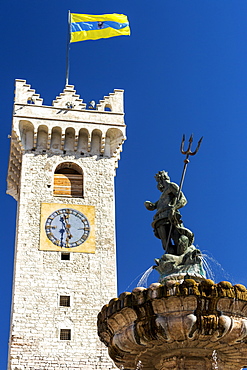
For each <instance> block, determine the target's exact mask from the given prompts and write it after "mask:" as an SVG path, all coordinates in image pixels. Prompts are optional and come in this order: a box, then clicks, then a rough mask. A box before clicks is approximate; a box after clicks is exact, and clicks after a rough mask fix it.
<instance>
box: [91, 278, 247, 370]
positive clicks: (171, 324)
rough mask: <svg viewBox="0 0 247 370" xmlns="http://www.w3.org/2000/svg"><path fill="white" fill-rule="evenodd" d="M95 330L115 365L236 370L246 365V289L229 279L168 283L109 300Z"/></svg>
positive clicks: (166, 369) (147, 369) (152, 369)
mask: <svg viewBox="0 0 247 370" xmlns="http://www.w3.org/2000/svg"><path fill="white" fill-rule="evenodd" d="M98 333H99V337H100V339H101V340H102V341H103V342H104V343H105V345H106V346H108V351H109V355H110V357H111V358H112V359H113V361H114V362H115V364H116V365H117V366H118V367H121V365H122V366H124V369H129V370H135V369H136V364H137V363H138V361H141V362H142V365H143V370H156V369H157V370H187V369H188V370H198V369H200V370H214V369H218V370H223V369H224V370H235V369H236V370H240V369H241V368H242V367H244V366H245V365H247V290H246V288H245V287H244V286H243V285H240V284H238V285H235V286H232V285H231V284H230V283H229V282H221V283H218V284H214V282H213V281H212V280H208V279H205V280H202V281H201V282H196V281H195V280H193V279H185V280H184V282H182V283H179V282H176V281H167V282H166V284H165V285H161V284H152V285H151V286H150V287H149V288H148V289H145V288H135V289H134V290H133V292H132V293H128V292H126V293H122V294H121V295H120V296H119V298H115V299H112V300H111V301H110V302H109V304H108V305H106V306H104V307H103V308H102V310H101V312H100V313H99V315H98Z"/></svg>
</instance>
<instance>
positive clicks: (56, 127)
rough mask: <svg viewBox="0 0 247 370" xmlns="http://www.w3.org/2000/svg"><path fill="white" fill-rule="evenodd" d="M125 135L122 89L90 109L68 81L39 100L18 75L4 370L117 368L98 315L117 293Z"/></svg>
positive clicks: (11, 163)
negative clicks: (117, 184) (117, 188)
mask: <svg viewBox="0 0 247 370" xmlns="http://www.w3.org/2000/svg"><path fill="white" fill-rule="evenodd" d="M124 140H125V124H124V112H123V90H114V92H113V93H110V94H109V96H106V97H104V99H103V100H101V101H100V102H99V103H98V104H97V105H96V106H95V107H92V109H88V108H87V106H86V104H85V103H83V100H82V99H80V96H79V95H77V94H76V91H75V90H74V87H73V86H71V85H67V86H66V88H65V89H64V91H63V92H62V93H61V94H60V95H59V96H58V97H57V98H56V99H55V100H54V101H53V104H52V106H45V105H43V104H42V99H41V98H40V97H39V95H38V94H36V93H35V90H33V89H32V88H31V87H30V85H28V84H26V81H24V80H16V90H15V104H14V113H13V125H12V133H11V149H10V160H9V169H8V190H7V192H8V194H10V195H12V196H13V197H14V198H15V199H16V200H17V201H18V212H17V227H16V246H15V268H14V283H13V300H12V320H11V328H10V343H9V369H11V370H29V369H30V370H31V369H32V370H56V369H71V370H72V369H73V370H76V369H78V370H79V369H80V370H81V369H83V370H94V369H97V370H107V369H113V368H115V366H114V365H113V363H112V362H111V360H110V359H109V357H108V355H107V351H106V350H105V348H103V347H104V346H103V345H102V344H101V343H100V341H99V340H98V338H97V327H96V319H97V313H98V312H99V310H100V309H101V307H102V305H104V304H105V303H106V302H108V301H109V299H111V297H114V296H116V251H115V210H114V176H115V168H116V167H117V162H118V159H119V155H120V152H121V149H122V143H123V141H124Z"/></svg>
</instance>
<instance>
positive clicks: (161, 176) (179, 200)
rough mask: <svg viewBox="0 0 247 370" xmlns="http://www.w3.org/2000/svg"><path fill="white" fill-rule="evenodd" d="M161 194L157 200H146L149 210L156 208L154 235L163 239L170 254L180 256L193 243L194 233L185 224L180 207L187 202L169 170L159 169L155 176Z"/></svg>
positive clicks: (165, 248) (164, 246) (153, 224)
mask: <svg viewBox="0 0 247 370" xmlns="http://www.w3.org/2000/svg"><path fill="white" fill-rule="evenodd" d="M154 177H155V179H156V181H157V188H158V190H160V191H161V193H162V194H161V196H160V198H159V200H157V202H155V203H152V202H150V201H146V202H145V203H144V204H145V207H146V208H147V209H148V210H149V211H153V210H155V209H156V213H155V215H154V218H153V223H152V226H153V228H154V235H155V236H156V237H157V238H159V239H161V241H162V246H163V248H164V250H165V251H166V252H167V253H169V254H175V255H176V256H180V255H182V254H184V253H185V251H186V250H187V248H188V247H189V246H190V245H192V244H193V241H194V234H193V232H192V231H190V230H189V229H186V228H185V227H184V226H183V222H182V219H181V214H180V212H179V209H180V208H182V207H184V206H185V205H186V203H187V199H186V198H185V196H184V194H183V193H182V191H180V190H179V186H178V185H177V184H175V183H174V182H170V177H169V176H168V172H165V171H159V172H158V173H157V174H156V175H155V176H154Z"/></svg>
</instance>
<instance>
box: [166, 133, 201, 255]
mask: <svg viewBox="0 0 247 370" xmlns="http://www.w3.org/2000/svg"><path fill="white" fill-rule="evenodd" d="M202 139H203V136H202V137H201V138H200V140H199V141H198V143H197V147H196V150H194V152H192V151H191V147H192V143H193V134H191V135H190V138H189V146H188V149H187V150H184V142H185V135H183V137H182V142H181V145H180V152H181V153H182V154H184V155H186V157H185V160H184V168H183V172H182V176H181V180H180V184H179V190H178V194H177V196H176V197H175V200H174V206H175V205H176V203H177V201H178V199H179V197H180V194H181V191H182V187H183V183H184V178H185V174H186V170H187V166H188V164H189V163H190V161H189V156H190V155H191V156H192V155H196V153H197V152H198V150H199V148H200V145H201V142H202ZM171 232H172V223H171V226H170V230H169V235H168V238H167V241H166V250H167V247H168V243H169V240H170V237H171Z"/></svg>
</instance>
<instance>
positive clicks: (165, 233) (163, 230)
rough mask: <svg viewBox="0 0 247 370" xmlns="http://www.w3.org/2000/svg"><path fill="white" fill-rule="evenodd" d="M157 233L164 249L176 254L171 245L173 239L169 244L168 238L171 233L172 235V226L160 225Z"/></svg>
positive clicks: (167, 224)
mask: <svg viewBox="0 0 247 370" xmlns="http://www.w3.org/2000/svg"><path fill="white" fill-rule="evenodd" d="M157 232H158V235H159V238H160V239H161V241H162V246H163V249H164V250H165V251H166V252H167V253H171V254H174V246H173V245H172V243H171V237H170V238H169V242H168V243H167V238H168V237H169V233H170V224H169V223H163V224H160V225H159V226H158V227H157Z"/></svg>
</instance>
